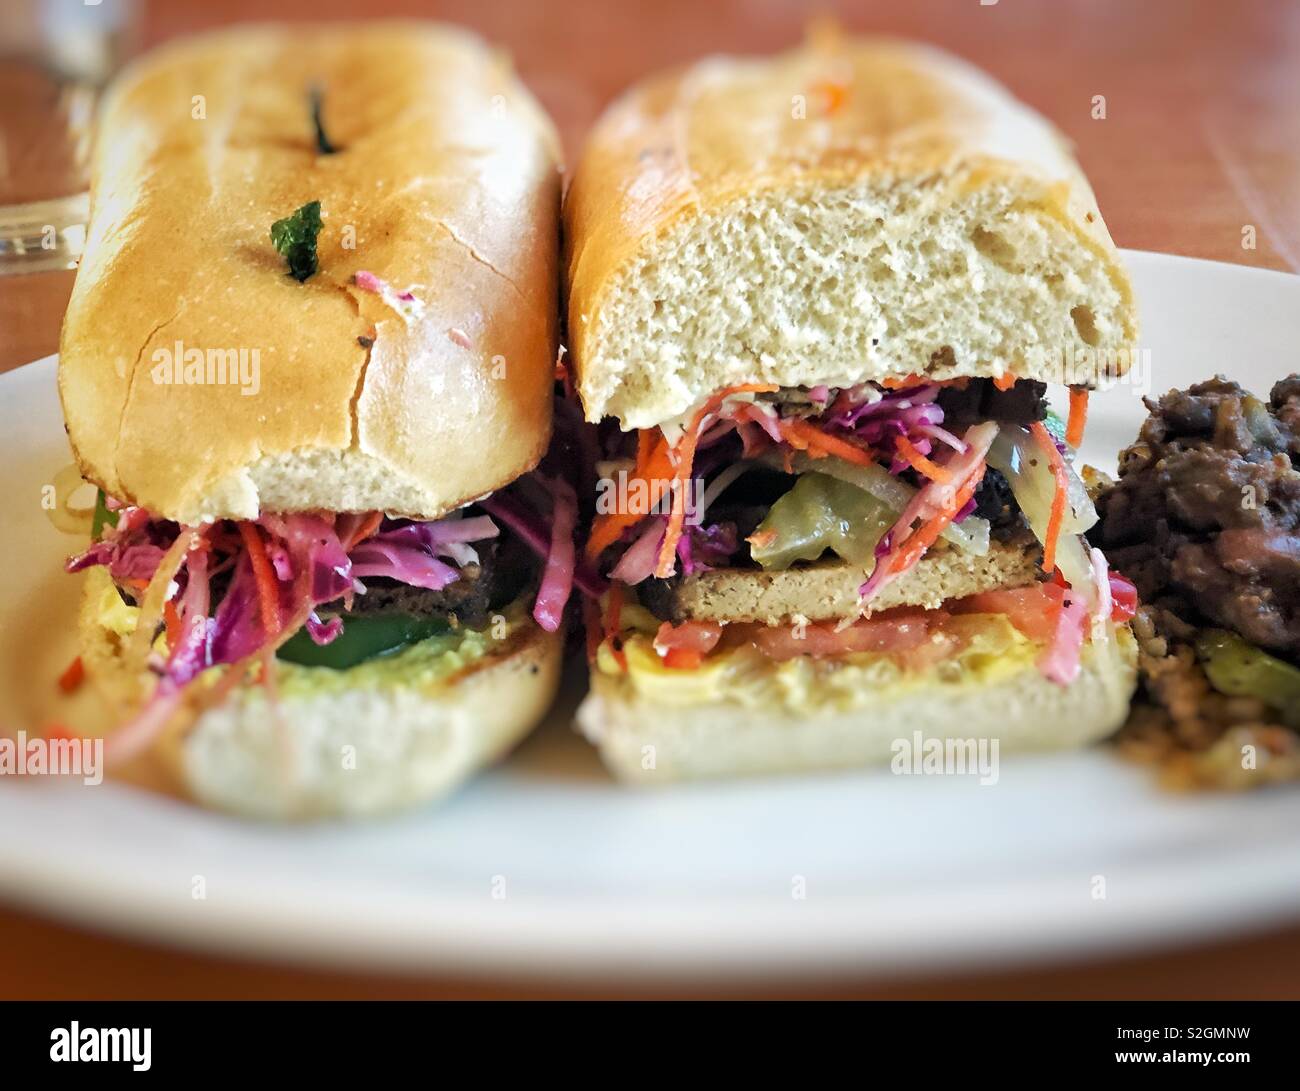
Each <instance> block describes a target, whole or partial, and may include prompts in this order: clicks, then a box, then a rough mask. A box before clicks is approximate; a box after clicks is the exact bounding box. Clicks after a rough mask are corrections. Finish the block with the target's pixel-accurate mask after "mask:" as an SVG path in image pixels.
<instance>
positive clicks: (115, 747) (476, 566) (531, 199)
mask: <svg viewBox="0 0 1300 1091" xmlns="http://www.w3.org/2000/svg"><path fill="white" fill-rule="evenodd" d="M557 148H558V144H557V140H556V137H555V134H554V131H553V129H552V127H551V125H550V123H549V121H548V120H547V119H546V118H545V116H544V115H543V114H542V112H541V111H540V109H539V107H538V106H537V105H536V103H535V102H534V101H533V99H532V98H531V97H530V96H529V94H528V92H527V91H526V90H525V89H524V87H523V86H522V85H521V84H520V83H519V81H518V80H517V79H516V78H515V77H514V76H513V74H512V73H511V71H510V68H509V66H508V64H507V63H506V62H505V61H504V60H503V59H502V57H501V56H500V55H499V54H497V53H496V52H494V51H492V50H490V49H489V48H488V47H487V46H486V45H484V44H483V43H482V42H480V41H479V40H478V39H476V38H474V37H472V36H470V35H467V34H463V33H460V32H458V31H454V30H451V29H447V28H442V27H439V26H436V25H432V24H420V23H393V24H373V25H360V26H349V27H346V28H328V27H293V28H286V27H274V26H267V27H258V28H254V29H248V30H237V31H232V32H224V33H218V34H213V35H207V36H203V37H199V38H194V39H191V40H187V41H183V42H181V43H178V44H176V45H172V46H168V47H166V48H164V49H162V50H160V51H158V52H156V53H153V54H151V55H150V56H148V57H146V58H145V59H143V60H142V61H140V62H139V63H137V64H136V65H135V66H133V67H132V68H130V69H129V70H128V71H127V72H126V73H124V74H123V76H122V77H121V79H120V80H119V82H118V83H117V85H116V86H115V87H114V88H113V89H112V91H111V93H110V95H109V96H108V99H107V102H106V104H105V107H104V113H103V117H102V121H101V124H100V127H99V138H98V149H97V157H96V161H95V169H94V180H93V193H92V202H93V203H92V218H91V224H90V227H89V233H88V240H87V244H86V249H85V256H84V258H83V260H82V263H81V267H80V269H79V271H78V274H77V279H76V285H75V287H74V290H73V294H72V300H71V303H70V305H69V308H68V311H67V317H66V320H65V323H64V327H63V334H62V344H61V354H60V366H59V389H60V394H61V397H62V402H63V408H64V413H65V416H66V418H67V430H68V436H69V439H70V441H71V445H72V448H73V451H74V453H75V455H76V458H77V461H78V463H79V465H80V468H81V470H82V473H83V475H84V477H85V478H86V480H87V481H90V482H92V483H93V484H94V485H96V486H98V488H99V490H100V504H99V509H98V514H97V518H96V526H95V529H94V540H93V542H92V543H91V544H90V545H89V547H88V548H87V549H86V550H85V551H84V552H83V553H81V554H80V555H78V556H77V557H75V558H73V559H72V560H71V561H70V562H69V568H70V569H71V570H73V571H78V570H87V569H88V570H89V572H88V576H87V583H86V593H85V600H84V607H83V611H82V618H81V627H82V637H83V647H84V662H85V665H86V667H87V670H88V673H89V676H90V677H91V678H92V680H94V681H97V682H99V683H101V684H103V686H104V687H105V688H106V690H107V691H108V692H110V693H112V694H113V695H115V696H116V697H117V698H118V699H120V701H121V704H122V715H123V719H124V723H123V726H122V727H121V728H120V729H119V730H118V731H116V732H115V733H113V734H112V735H111V736H110V738H109V740H108V744H107V745H108V751H109V755H110V757H112V758H115V759H117V760H120V761H127V760H130V759H131V758H132V757H134V756H135V755H138V754H140V753H142V752H144V751H146V750H149V749H152V748H157V752H159V753H162V754H164V755H165V756H166V757H167V758H168V759H169V760H170V762H171V763H172V764H173V766H174V768H175V770H176V771H177V773H178V775H179V778H180V781H181V783H182V784H183V785H184V787H185V788H187V789H188V791H189V792H191V793H192V794H193V795H194V796H195V797H197V798H198V799H199V800H200V801H202V802H204V803H207V804H210V805H212V806H215V807H220V808H225V809H229V810H232V811H236V812H240V813H245V814H250V815H258V816H267V817H307V816H323V815H357V814H373V813H379V812H384V811H392V810H396V809H399V808H403V807H409V806H413V805H416V804H419V803H421V802H424V801H426V800H429V799H431V798H433V797H435V796H437V795H439V794H440V793H442V792H444V791H446V790H448V789H450V788H451V787H453V786H454V785H456V784H457V783H459V782H460V781H461V780H463V779H464V778H465V777H466V776H467V775H469V774H470V773H471V772H472V771H473V770H475V769H477V768H478V767H480V766H482V765H483V764H485V763H486V762H488V761H490V760H492V759H493V758H495V757H497V756H499V755H500V754H502V753H503V752H505V751H506V750H508V749H509V748H510V747H511V746H512V745H514V743H515V742H517V741H518V740H519V739H520V738H521V737H522V736H523V735H524V734H525V733H526V732H528V731H529V730H530V729H531V728H532V727H533V726H534V725H535V724H536V723H537V722H538V720H539V718H540V717H541V716H542V715H543V713H544V712H545V711H546V709H547V707H548V705H549V703H550V701H551V699H552V697H553V695H554V693H555V689H556V686H557V684H558V678H559V666H560V656H561V646H562V642H563V627H562V619H563V613H564V609H565V603H566V600H567V598H568V596H569V590H570V587H571V584H572V580H573V574H574V544H573V528H574V524H575V521H576V499H575V495H574V491H573V487H572V484H571V482H570V480H569V477H568V475H567V466H566V460H565V453H566V452H565V446H564V444H563V443H561V442H558V441H557V442H556V443H555V444H552V442H551V436H552V398H553V387H554V376H555V364H556V356H557V348H558V340H557V326H558V323H557V320H556V311H557V299H556V295H557V288H556V283H557V263H558V247H559V242H558V232H559V167H558V161H557Z"/></svg>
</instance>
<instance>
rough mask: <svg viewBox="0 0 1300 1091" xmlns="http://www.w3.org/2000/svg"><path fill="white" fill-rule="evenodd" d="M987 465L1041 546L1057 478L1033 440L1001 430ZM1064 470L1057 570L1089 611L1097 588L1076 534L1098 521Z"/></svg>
mask: <svg viewBox="0 0 1300 1091" xmlns="http://www.w3.org/2000/svg"><path fill="white" fill-rule="evenodd" d="M988 464H989V465H990V466H992V467H993V469H995V470H997V471H999V472H1000V473H1002V474H1003V476H1005V477H1006V479H1007V483H1008V484H1009V485H1010V486H1011V492H1012V495H1014V496H1015V498H1016V503H1017V504H1018V505H1019V506H1020V510H1021V511H1022V512H1023V513H1024V516H1025V519H1026V520H1027V521H1028V523H1029V527H1030V529H1031V530H1032V531H1033V532H1034V536H1035V537H1036V538H1037V539H1038V540H1039V541H1040V542H1045V541H1046V539H1047V525H1048V522H1049V521H1050V520H1051V517H1052V499H1053V497H1054V496H1055V495H1056V475H1055V474H1053V473H1052V468H1051V466H1049V465H1048V464H1047V459H1046V457H1045V456H1044V455H1043V452H1042V449H1041V448H1040V447H1039V446H1038V444H1037V443H1036V442H1035V441H1034V438H1033V437H1032V436H1031V435H1030V434H1029V432H1028V431H1027V430H1026V429H1024V428H1019V427H1014V426H1007V427H1004V428H1003V429H1001V431H999V433H998V437H997V439H995V440H994V441H993V446H992V447H990V448H989V453H988ZM1065 469H1066V478H1067V480H1068V481H1069V492H1068V495H1067V497H1066V505H1065V516H1064V518H1062V520H1061V531H1060V534H1059V535H1058V537H1057V541H1056V567H1057V568H1059V569H1060V570H1061V574H1062V575H1063V576H1064V577H1065V579H1066V582H1067V583H1069V585H1070V586H1071V587H1072V588H1074V590H1075V591H1076V592H1078V594H1079V595H1080V596H1081V597H1082V598H1083V599H1084V601H1085V602H1086V603H1087V605H1088V608H1089V609H1094V608H1095V607H1096V603H1097V588H1096V586H1095V585H1094V580H1093V568H1092V558H1091V557H1090V556H1089V555H1088V550H1087V547H1086V546H1085V545H1084V542H1083V539H1082V538H1081V537H1080V535H1081V534H1082V533H1083V532H1084V531H1085V530H1087V529H1088V528H1089V527H1090V526H1092V525H1093V524H1094V523H1095V522H1096V521H1097V509H1096V508H1094V507H1093V504H1092V501H1091V500H1090V499H1089V498H1088V492H1087V489H1085V488H1084V484H1083V482H1082V481H1080V480H1079V476H1078V474H1076V473H1075V472H1074V467H1073V466H1071V465H1070V464H1069V463H1068V462H1067V463H1066V465H1065ZM968 521H969V520H968ZM963 525H964V524H963Z"/></svg>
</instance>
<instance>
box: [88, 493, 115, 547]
mask: <svg viewBox="0 0 1300 1091" xmlns="http://www.w3.org/2000/svg"><path fill="white" fill-rule="evenodd" d="M106 526H107V527H115V526H117V512H115V511H109V510H108V503H107V499H106V497H105V496H104V490H103V489H96V490H95V514H94V516H93V517H92V518H91V522H90V540H91V541H92V542H97V541H99V536H100V535H101V534H102V533H103V532H104V528H105V527H106Z"/></svg>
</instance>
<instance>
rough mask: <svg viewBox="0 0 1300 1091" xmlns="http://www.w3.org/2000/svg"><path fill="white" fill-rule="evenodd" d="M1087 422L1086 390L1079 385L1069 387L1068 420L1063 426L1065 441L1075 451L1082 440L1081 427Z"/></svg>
mask: <svg viewBox="0 0 1300 1091" xmlns="http://www.w3.org/2000/svg"><path fill="white" fill-rule="evenodd" d="M1087 423H1088V391H1087V390H1085V389H1084V388H1083V387H1081V386H1072V387H1070V420H1069V422H1068V423H1067V424H1066V426H1065V442H1066V443H1068V444H1069V445H1070V446H1071V447H1073V448H1074V449H1075V450H1076V451H1077V450H1078V449H1079V445H1080V444H1081V443H1082V442H1083V429H1084V426H1085V425H1086V424H1087Z"/></svg>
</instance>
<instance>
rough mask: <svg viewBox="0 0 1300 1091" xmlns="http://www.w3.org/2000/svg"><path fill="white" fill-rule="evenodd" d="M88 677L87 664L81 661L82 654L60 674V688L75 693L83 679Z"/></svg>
mask: <svg viewBox="0 0 1300 1091" xmlns="http://www.w3.org/2000/svg"><path fill="white" fill-rule="evenodd" d="M85 677H86V665H85V664H84V663H83V662H82V661H81V656H77V657H76V658H75V659H74V660H73V661H72V662H71V663H69V664H68V667H67V669H66V670H65V671H64V672H63V673H62V674H61V675H59V689H61V690H62V691H63V692H64V693H75V692H76V691H77V689H79V688H80V686H81V683H82V681H83V680H84V679H85Z"/></svg>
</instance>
